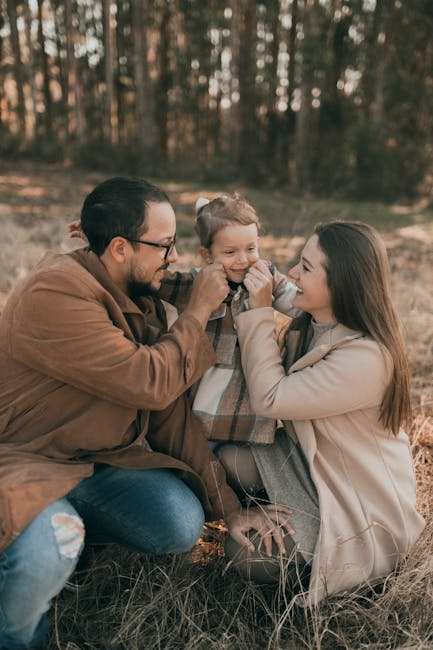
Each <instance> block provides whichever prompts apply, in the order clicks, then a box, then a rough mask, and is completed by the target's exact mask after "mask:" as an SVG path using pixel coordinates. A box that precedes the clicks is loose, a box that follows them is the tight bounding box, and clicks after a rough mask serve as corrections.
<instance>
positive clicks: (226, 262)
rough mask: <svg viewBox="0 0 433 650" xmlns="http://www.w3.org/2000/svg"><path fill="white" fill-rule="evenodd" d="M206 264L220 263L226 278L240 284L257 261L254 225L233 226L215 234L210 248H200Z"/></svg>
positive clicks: (257, 242)
mask: <svg viewBox="0 0 433 650" xmlns="http://www.w3.org/2000/svg"><path fill="white" fill-rule="evenodd" d="M200 252H201V254H202V256H203V258H204V259H205V261H206V262H220V263H221V264H222V265H223V267H224V270H225V272H226V273H227V278H228V279H229V280H231V281H232V282H238V283H241V282H243V281H244V278H245V275H246V273H247V271H248V269H249V268H250V266H251V265H252V264H255V263H256V262H257V260H258V259H259V234H258V232H257V226H256V224H255V223H250V224H248V225H243V224H240V223H239V224H233V225H230V226H226V227H225V228H223V229H222V230H219V231H218V232H217V233H215V235H214V238H213V241H212V244H211V247H210V248H201V249H200Z"/></svg>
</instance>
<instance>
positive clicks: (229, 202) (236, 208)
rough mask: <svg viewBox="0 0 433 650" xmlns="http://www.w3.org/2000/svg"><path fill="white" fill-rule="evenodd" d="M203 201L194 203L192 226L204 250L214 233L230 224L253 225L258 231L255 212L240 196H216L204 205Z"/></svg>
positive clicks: (210, 243) (209, 244) (208, 245)
mask: <svg viewBox="0 0 433 650" xmlns="http://www.w3.org/2000/svg"><path fill="white" fill-rule="evenodd" d="M204 201H205V199H198V201H197V203H196V215H197V216H196V220H195V226H194V230H195V232H196V233H197V235H198V238H199V240H200V244H201V245H202V246H204V248H210V247H211V245H212V241H213V238H214V236H215V235H216V233H217V232H219V231H220V230H222V229H223V228H226V227H227V226H229V225H231V224H241V225H243V226H249V225H250V224H251V223H255V224H256V226H257V231H260V228H261V224H260V220H259V217H258V216H257V213H256V211H255V210H254V208H253V206H252V205H251V204H250V203H248V201H246V200H245V199H243V198H242V197H241V196H240V194H238V193H235V194H233V196H227V195H223V196H218V197H217V198H216V199H213V200H212V201H209V202H206V203H204Z"/></svg>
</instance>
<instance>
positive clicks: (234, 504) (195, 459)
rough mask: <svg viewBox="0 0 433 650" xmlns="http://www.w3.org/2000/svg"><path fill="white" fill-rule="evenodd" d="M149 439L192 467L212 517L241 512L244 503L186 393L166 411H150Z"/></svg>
mask: <svg viewBox="0 0 433 650" xmlns="http://www.w3.org/2000/svg"><path fill="white" fill-rule="evenodd" d="M147 440H148V442H149V444H150V446H151V447H152V449H153V450H154V451H160V452H163V453H165V454H168V455H169V456H171V457H173V458H178V459H179V460H182V461H183V462H184V463H186V464H187V465H188V466H189V467H191V468H192V469H193V470H194V471H195V473H196V474H197V475H198V476H199V477H200V479H201V482H202V483H203V485H204V487H205V489H206V494H207V499H208V503H207V504H204V505H205V506H207V507H205V510H206V514H207V518H208V519H213V520H215V519H220V518H221V517H226V516H227V515H228V514H230V513H232V512H234V511H239V510H240V503H239V500H238V498H237V496H236V495H235V493H234V492H233V490H232V489H231V488H230V487H229V485H228V484H227V481H226V474H225V472H224V469H223V467H222V465H221V464H220V463H219V462H218V460H217V459H216V458H215V456H214V455H213V453H212V452H211V451H210V449H209V447H208V442H207V440H206V438H205V436H204V433H203V429H202V425H201V423H200V421H199V420H198V418H197V417H196V416H195V415H194V414H193V413H192V411H191V408H190V405H189V402H188V399H187V397H186V396H185V395H182V396H181V397H180V398H179V399H178V400H176V401H175V402H173V403H172V404H170V405H169V406H168V407H167V408H166V409H164V410H163V411H153V412H152V413H151V414H150V419H149V430H148V433H147Z"/></svg>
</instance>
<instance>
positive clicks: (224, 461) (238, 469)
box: [215, 443, 263, 500]
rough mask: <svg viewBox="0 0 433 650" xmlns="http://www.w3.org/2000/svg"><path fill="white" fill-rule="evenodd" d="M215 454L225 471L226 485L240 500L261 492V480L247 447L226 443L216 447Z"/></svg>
mask: <svg viewBox="0 0 433 650" xmlns="http://www.w3.org/2000/svg"><path fill="white" fill-rule="evenodd" d="M215 453H216V456H217V458H218V460H219V461H220V463H221V465H222V466H223V467H224V469H225V472H226V474H227V483H228V484H229V485H230V487H231V488H232V489H233V490H234V491H235V492H236V494H237V495H238V497H239V498H240V499H241V500H243V499H245V497H248V496H255V495H257V494H259V493H260V492H261V491H263V483H262V479H261V478H260V474H259V471H258V469H257V465H256V461H255V460H254V456H253V454H252V452H251V449H250V447H249V446H247V445H239V444H236V443H227V444H223V445H221V446H220V447H218V449H217V450H216V452H215Z"/></svg>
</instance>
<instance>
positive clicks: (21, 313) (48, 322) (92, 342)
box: [9, 271, 225, 410]
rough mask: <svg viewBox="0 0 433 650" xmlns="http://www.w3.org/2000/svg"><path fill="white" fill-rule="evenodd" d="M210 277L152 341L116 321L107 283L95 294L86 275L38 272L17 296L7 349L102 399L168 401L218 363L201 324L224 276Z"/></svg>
mask: <svg viewBox="0 0 433 650" xmlns="http://www.w3.org/2000/svg"><path fill="white" fill-rule="evenodd" d="M213 280H214V278H213V277H212V276H210V277H205V278H202V281H201V282H200V283H198V286H197V287H196V289H195V291H193V292H192V296H191V300H190V303H189V305H188V307H187V309H186V310H185V312H184V314H183V315H181V316H180V317H179V319H178V320H177V321H176V322H175V324H174V325H173V327H172V329H171V330H170V332H169V333H168V334H165V335H163V336H161V338H160V339H159V340H158V342H157V343H156V344H154V345H152V346H147V345H141V344H139V343H136V342H135V341H131V340H129V339H128V338H127V337H126V336H125V332H124V331H123V330H122V329H121V328H120V327H117V326H116V325H115V324H114V322H113V318H112V314H110V305H109V304H108V303H109V300H108V298H107V295H106V294H105V293H104V292H103V290H102V288H101V295H96V293H95V289H94V287H91V286H90V285H89V286H86V285H85V284H84V283H83V278H82V276H77V277H74V276H73V275H71V274H67V273H64V272H62V271H54V272H53V271H52V272H49V273H48V272H47V273H45V274H44V273H42V274H39V275H38V276H37V278H36V279H35V281H34V282H33V284H32V285H31V286H30V287H29V288H28V290H27V291H26V292H25V293H24V294H22V295H21V297H20V298H19V299H18V300H17V302H16V305H15V308H14V313H13V323H12V326H11V329H10V332H9V349H10V353H11V354H12V356H13V357H14V358H16V359H17V360H18V361H21V362H22V363H24V364H26V365H27V366H29V367H31V368H34V369H35V370H38V371H39V372H41V373H43V374H46V375H48V376H50V377H54V378H55V379H57V380H59V381H61V382H63V383H68V384H70V385H73V386H75V387H76V388H78V389H81V390H84V391H86V392H88V393H91V394H93V395H96V396H98V397H100V398H101V399H105V400H108V401H112V402H114V403H116V404H122V405H125V406H128V407H133V408H137V409H146V410H153V409H162V408H165V407H166V406H167V405H168V404H169V403H170V402H171V401H173V400H174V399H175V398H176V397H178V396H179V395H180V394H181V393H183V392H184V391H185V390H186V388H188V387H189V386H190V385H192V384H193V383H194V382H195V381H197V379H199V377H201V375H202V374H203V373H204V372H205V371H206V370H207V369H208V368H209V367H210V366H211V365H212V364H213V363H214V362H215V356H214V352H213V349H212V346H211V345H210V344H209V341H208V338H207V336H206V335H205V332H204V329H203V328H204V326H205V324H206V322H207V318H208V316H209V314H210V312H211V310H212V309H213V308H214V304H215V302H217V303H219V302H220V299H221V298H220V296H221V295H225V290H224V286H223V285H224V283H223V281H222V279H221V278H218V277H217V278H216V281H215V282H213ZM212 294H213V295H212ZM211 295H212V299H210V296H211ZM104 301H105V303H104ZM113 305H114V306H116V303H115V302H114V301H113Z"/></svg>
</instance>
